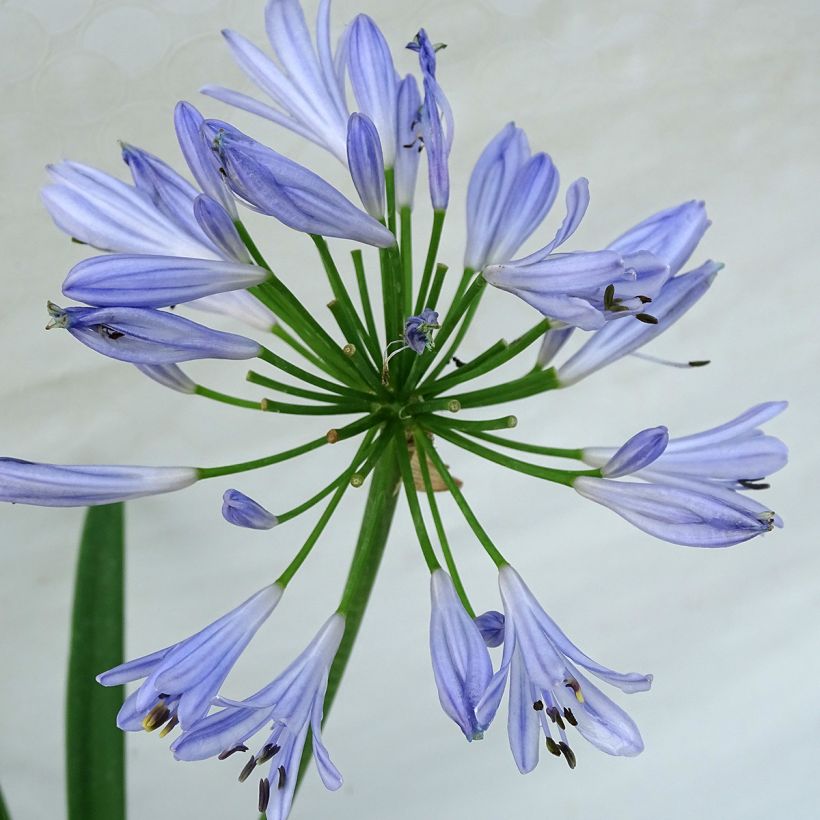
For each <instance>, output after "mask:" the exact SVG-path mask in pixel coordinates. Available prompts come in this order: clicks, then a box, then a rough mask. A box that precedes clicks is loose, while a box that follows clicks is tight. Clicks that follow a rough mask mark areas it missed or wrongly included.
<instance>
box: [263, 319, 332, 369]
mask: <svg viewBox="0 0 820 820" xmlns="http://www.w3.org/2000/svg"><path fill="white" fill-rule="evenodd" d="M271 333H273V335H274V336H276V337H277V338H278V339H281V340H282V341H283V342H284V343H285V344H286V345H287V346H288V347H290V348H292V349H293V350H295V351H296V352H297V353H298V354H299V355H300V356H303V357H304V358H305V359H307V360H308V361H309V362H310V363H311V364H312V365H313V366H314V367H318V368H319V369H320V370H325V363H324V362H323V361H322V360H321V359H320V358H319V357H318V356H317V355H316V354H315V353H313V352H312V351H311V350H309V349H308V348H307V347H305V346H304V345H303V344H302V343H301V342H300V341H299V340H298V339H297V338H295V337H294V336H293V334H292V333H290V331H288V329H287V328H286V327H285V326H284V325H282V324H276V325H274V326H273V327H272V328H271ZM325 372H328V371H327V370H325Z"/></svg>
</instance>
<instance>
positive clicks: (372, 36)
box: [345, 14, 399, 171]
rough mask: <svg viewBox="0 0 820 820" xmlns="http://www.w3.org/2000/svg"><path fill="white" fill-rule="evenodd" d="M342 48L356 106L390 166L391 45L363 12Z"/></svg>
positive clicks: (394, 83) (394, 80)
mask: <svg viewBox="0 0 820 820" xmlns="http://www.w3.org/2000/svg"><path fill="white" fill-rule="evenodd" d="M345 47H346V50H347V70H348V73H349V74H350V85H351V86H352V88H353V93H354V94H355V96H356V101H357V102H358V103H359V109H360V111H361V112H362V113H363V114H365V115H366V116H367V117H368V119H370V120H371V122H373V124H374V125H375V127H376V130H377V132H378V135H379V139H380V141H381V146H382V148H383V150H384V164H385V166H387V167H388V168H392V167H393V164H394V162H395V157H396V104H397V102H396V101H397V94H398V84H399V76H398V74H397V73H396V69H395V67H394V65H393V57H392V55H391V53H390V47H389V46H388V45H387V41H386V40H385V39H384V35H383V34H382V33H381V31H380V30H379V27H378V26H377V25H376V24H375V23H374V22H373V20H372V19H371V18H370V17H368V16H367V15H366V14H359V15H357V16H356V18H355V19H354V20H353V22H352V23H351V24H350V26H349V27H348V29H347V32H346V41H345ZM348 157H349V152H348ZM351 171H352V168H351Z"/></svg>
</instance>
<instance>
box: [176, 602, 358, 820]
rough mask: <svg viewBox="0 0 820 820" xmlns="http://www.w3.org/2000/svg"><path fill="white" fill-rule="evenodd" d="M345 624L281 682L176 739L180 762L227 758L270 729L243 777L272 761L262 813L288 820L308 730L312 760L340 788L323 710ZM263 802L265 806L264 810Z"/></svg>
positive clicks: (323, 637)
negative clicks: (324, 734) (327, 742)
mask: <svg viewBox="0 0 820 820" xmlns="http://www.w3.org/2000/svg"><path fill="white" fill-rule="evenodd" d="M344 628H345V619H344V617H343V616H342V615H340V614H338V613H336V614H334V615H332V616H331V617H330V618H329V619H328V621H327V622H326V623H325V624H324V626H323V627H322V628H321V629H320V630H319V632H318V633H317V635H316V637H315V638H314V639H313V640H312V641H311V642H310V644H309V645H308V646H307V648H306V649H305V650H304V652H302V654H301V655H299V657H298V658H296V660H295V661H294V662H293V663H292V664H291V665H290V666H289V667H288V668H287V669H285V671H284V672H282V674H281V675H279V677H278V678H276V679H275V680H274V681H273V682H272V683H270V684H268V685H267V686H266V687H265V688H264V689H260V690H259V691H258V692H257V693H256V694H255V695H251V696H250V697H249V698H246V699H245V700H243V701H230V700H226V699H224V698H220V702H221V703H223V704H225V708H224V709H221V710H220V711H218V712H216V713H214V714H212V715H208V716H207V717H205V718H203V719H202V720H200V721H199V722H198V723H197V724H195V725H194V726H192V727H191V728H190V729H188V730H187V731H185V732H183V734H182V735H181V736H180V737H179V738H177V740H176V741H174V743H173V744H172V745H171V750H172V751H173V753H174V756H175V757H176V758H177V760H205V759H206V758H209V757H217V756H219V757H220V758H223V759H224V758H225V757H227V756H228V755H230V754H231V753H233V752H234V751H237V750H238V751H246V750H247V746H246V745H245V741H247V740H248V739H249V738H250V737H252V736H253V735H255V734H256V733H257V732H258V731H259V730H260V729H262V727H263V726H265V725H266V724H268V723H271V724H272V725H271V730H270V733H269V734H268V736H267V738H266V740H265V743H264V744H263V745H262V747H261V749H260V750H259V752H258V753H257V754H255V755H253V756H251V758H250V760H249V761H248V763H247V765H246V766H245V768H244V769H243V771H242V775H241V776H240V779H241V780H245V779H246V778H247V777H248V776H249V775H250V773H251V772H252V771H253V770H254V768H255V767H256V766H258V765H262V764H264V763H267V762H268V761H270V769H269V773H268V777H267V778H264V780H263V783H262V786H261V787H260V795H263V796H264V800H263V801H260V811H266V810H267V816H268V820H284V818H286V817H287V816H288V813H289V812H290V806H291V803H292V802H293V793H294V790H295V788H296V776H297V774H298V771H299V760H300V759H301V756H302V749H303V748H304V745H305V738H306V736H307V732H308V728H310V730H311V732H312V736H313V758H314V760H315V761H316V766H317V768H318V770H319V775H320V776H321V778H322V782H323V783H324V784H325V786H326V787H327V788H328V789H332V790H335V789H338V788H339V787H340V786H341V785H342V776H341V774H340V773H339V771H338V769H336V767H335V766H334V765H333V763H332V762H331V760H330V756H329V754H328V751H327V749H326V748H325V746H324V744H323V743H322V711H323V705H324V698H325V691H326V690H327V678H328V672H329V670H330V664H331V663H332V662H333V658H334V657H335V655H336V651H337V650H338V648H339V643H340V642H341V640H342V636H343V635H344ZM262 803H264V805H262Z"/></svg>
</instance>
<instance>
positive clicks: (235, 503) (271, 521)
mask: <svg viewBox="0 0 820 820" xmlns="http://www.w3.org/2000/svg"><path fill="white" fill-rule="evenodd" d="M222 517H223V518H224V519H225V520H226V521H227V522H228V523H229V524H235V525H236V526H237V527H247V528H248V529H251V530H270V529H272V528H273V527H275V526H276V525H277V524H278V523H279V520H278V519H277V517H276V516H275V515H273V514H272V513H270V512H268V510H266V509H265V508H264V507H263V506H262V505H261V504H259V503H258V502H256V501H254V500H253V499H252V498H250V497H248V496H247V495H245V493H241V492H239V490H233V489H231V490H225V492H224V494H223V496H222Z"/></svg>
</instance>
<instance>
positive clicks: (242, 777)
mask: <svg viewBox="0 0 820 820" xmlns="http://www.w3.org/2000/svg"><path fill="white" fill-rule="evenodd" d="M255 768H256V758H255V757H254V756H253V755H251V756H250V758H249V759H248V762H247V763H246V764H245V767H244V768H243V769H242V771H241V772H239V782H240V783H244V782H245V781H246V780H247V779H248V778H249V777H250V776H251V772H252V771H253V770H254V769H255Z"/></svg>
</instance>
